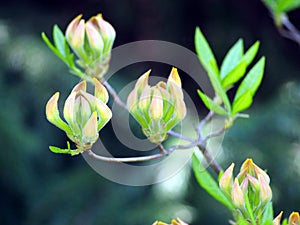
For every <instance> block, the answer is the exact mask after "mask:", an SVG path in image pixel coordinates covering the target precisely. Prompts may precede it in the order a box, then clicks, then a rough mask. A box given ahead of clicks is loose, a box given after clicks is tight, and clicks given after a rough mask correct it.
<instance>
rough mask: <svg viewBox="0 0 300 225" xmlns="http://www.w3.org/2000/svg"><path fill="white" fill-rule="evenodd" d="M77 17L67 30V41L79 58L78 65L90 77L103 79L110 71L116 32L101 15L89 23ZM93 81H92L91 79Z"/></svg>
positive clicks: (94, 17)
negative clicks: (109, 65)
mask: <svg viewBox="0 0 300 225" xmlns="http://www.w3.org/2000/svg"><path fill="white" fill-rule="evenodd" d="M81 17H82V15H79V16H77V17H76V18H75V19H73V20H72V21H71V23H70V24H69V25H68V27H67V30H66V35H65V36H66V40H67V42H68V43H69V45H70V46H71V48H72V49H73V51H74V52H75V54H76V55H77V56H78V58H79V60H78V61H77V62H78V64H79V65H80V66H81V67H83V68H84V69H85V73H86V74H87V75H88V76H90V77H96V78H101V77H102V76H103V75H104V74H105V73H106V71H107V70H108V64H109V61H110V53H111V49H112V45H113V43H114V40H115V37H116V32H115V30H114V28H113V27H112V25H110V24H109V23H108V22H107V21H105V20H104V19H103V18H102V15H101V14H98V15H97V16H93V17H92V18H90V19H89V20H88V21H87V22H85V21H84V20H83V19H81ZM90 80H91V79H90Z"/></svg>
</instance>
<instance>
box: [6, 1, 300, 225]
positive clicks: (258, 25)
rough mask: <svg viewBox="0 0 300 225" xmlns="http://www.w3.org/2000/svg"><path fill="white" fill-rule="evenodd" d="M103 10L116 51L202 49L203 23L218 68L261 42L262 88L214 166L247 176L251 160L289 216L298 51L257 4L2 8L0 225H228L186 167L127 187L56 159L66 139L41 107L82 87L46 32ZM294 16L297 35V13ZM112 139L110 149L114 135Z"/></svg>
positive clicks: (299, 113)
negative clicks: (236, 51) (244, 170)
mask: <svg viewBox="0 0 300 225" xmlns="http://www.w3.org/2000/svg"><path fill="white" fill-rule="evenodd" d="M99 12H101V13H103V14H104V17H105V18H106V19H107V20H108V21H110V22H111V23H112V24H113V25H114V27H115V29H116V31H117V39H116V42H115V46H118V45H121V44H125V43H128V42H131V41H137V40H144V39H158V40H165V41H169V42H174V43H177V44H179V45H182V46H184V47H187V48H189V49H191V50H192V51H194V46H193V37H194V31H195V27H196V26H200V27H201V29H202V30H203V32H204V33H205V34H206V36H207V39H208V40H209V42H210V43H211V45H212V48H213V49H214V51H215V55H216V57H217V59H218V61H219V62H221V60H222V58H223V57H224V55H225V53H226V51H227V50H228V49H229V47H230V46H231V45H232V44H233V43H234V42H235V41H236V40H237V39H238V38H243V39H244V42H245V46H246V47H249V46H250V45H251V44H252V43H253V42H254V41H256V40H260V41H261V48H260V51H259V56H262V55H265V56H266V58H267V66H266V73H265V78H264V81H263V84H262V86H261V88H260V90H259V91H258V94H257V96H256V98H255V102H254V106H253V107H252V108H251V109H250V110H248V112H249V114H250V119H240V120H238V121H237V122H236V123H235V125H234V127H233V128H232V129H231V130H230V131H228V132H227V133H226V135H225V140H224V142H223V145H222V146H223V150H222V152H221V154H219V157H218V161H219V162H220V163H221V165H222V166H223V168H226V167H227V166H229V165H230V163H231V162H232V161H234V162H236V164H237V167H239V166H240V164H241V163H242V162H243V161H244V160H245V159H246V158H247V157H253V159H254V161H255V162H256V163H257V164H258V165H260V166H261V167H262V168H265V169H267V170H268V173H269V174H270V176H271V186H272V188H273V195H274V208H275V212H276V213H279V212H280V211H281V210H284V211H285V213H286V214H285V216H287V215H288V213H290V212H291V211H292V210H299V209H300V192H299V189H300V120H299V119H300V61H299V59H300V48H299V46H298V45H297V44H295V43H293V42H291V41H289V40H287V39H284V38H283V37H281V36H280V35H279V34H278V32H277V30H276V28H275V27H274V26H273V21H272V19H271V17H270V15H269V12H268V10H267V9H266V8H265V7H264V5H263V4H262V3H261V2H260V1H259V0H245V1H238V0H227V1H225V0H223V1H222V0H206V1H196V0H191V1H183V0H180V1H179V0H173V1H171V0H169V1H166V0H163V1H160V0H152V1H150V0H124V1H96V0H86V1H79V0H75V1H60V0H51V1H50V0H44V1H42V0H40V1H36V0H25V1H17V0H10V1H5V2H3V3H1V6H0V90H1V92H0V103H1V104H0V105H1V109H0V119H1V123H0V143H1V151H0V168H1V170H0V193H1V200H0V223H1V224H5V225H13V224H18V225H29V224H30V225H38V224H39V225H41V224H45V225H67V224H72V225H96V224H99V225H100V224H101V225H116V224H121V225H148V224H149V225H150V224H152V223H153V222H154V221H155V220H156V219H159V220H163V221H166V222H167V221H170V219H171V218H173V217H177V216H180V217H181V218H182V219H184V220H186V221H187V222H189V223H190V224H192V225H197V224H198V225H200V224H228V219H229V218H230V214H229V213H228V211H227V210H226V209H224V208H223V206H221V205H220V204H219V203H217V202H215V201H214V200H213V199H212V198H211V197H210V196H208V194H206V193H205V192H204V191H203V190H202V189H200V187H198V185H197V183H196V181H195V179H194V176H193V174H192V173H191V171H190V168H189V167H186V168H185V170H183V171H182V172H181V173H180V174H178V176H176V177H175V178H173V179H172V180H171V181H167V182H165V183H162V184H158V185H153V186H147V187H130V186H124V185H120V184H116V183H113V182H111V181H108V180H106V179H105V178H103V177H101V176H99V175H98V174H97V173H96V172H94V170H92V169H91V168H90V167H89V166H88V165H87V163H86V162H85V161H84V160H83V158H82V157H81V156H78V157H73V158H71V157H70V156H65V155H55V154H53V153H51V152H50V151H49V150H48V146H49V145H57V146H65V143H66V137H65V135H64V134H63V133H62V132H61V131H59V130H58V129H57V128H55V127H54V126H52V125H51V124H49V123H48V122H47V121H46V119H45V115H44V106H45V103H46V101H47V100H48V99H49V97H50V96H51V95H52V94H53V93H54V92H55V91H60V92H61V99H65V97H66V96H67V94H68V93H69V91H70V90H71V88H72V86H73V85H74V84H75V83H76V82H78V79H77V78H76V77H74V76H71V75H70V74H69V73H68V70H67V68H66V67H65V66H64V65H63V63H62V62H60V61H59V60H58V59H57V58H56V57H55V56H54V54H52V52H50V50H48V49H47V48H46V46H45V44H44V43H43V42H42V40H41V37H40V33H41V32H42V31H45V32H46V33H47V34H48V35H49V36H50V34H51V30H52V26H53V25H54V24H58V25H59V26H60V27H61V28H62V29H63V30H65V28H66V26H67V24H68V23H69V22H70V20H71V19H72V18H73V17H75V16H76V15H78V14H79V13H83V14H84V17H85V18H89V17H90V16H92V15H95V14H97V13H99ZM290 19H291V21H293V22H294V23H295V24H296V25H298V27H300V23H299V21H300V11H299V10H296V11H293V12H291V13H290ZM147 69H149V68H148V67H145V64H144V67H142V68H141V69H140V70H137V71H136V72H134V70H131V73H130V74H126V73H125V72H124V73H123V74H122V76H117V79H113V80H112V84H113V85H114V87H116V89H117V90H118V89H120V88H121V87H122V85H124V84H126V82H128V79H135V78H137V77H138V76H139V75H141V72H143V71H145V70H147ZM161 69H162V70H161V72H160V71H158V70H157V71H156V72H157V73H161V74H164V73H165V74H166V75H167V73H168V71H169V70H170V66H166V65H165V66H162V68H161ZM183 79H184V78H183ZM184 87H189V83H188V81H187V83H185V84H184ZM195 88H197V87H195ZM195 93H196V92H195V91H194V94H192V93H191V96H192V97H194V100H195V102H196V104H198V105H199V111H200V114H201V115H202V116H203V115H205V112H206V111H205V109H204V107H203V105H202V104H201V103H200V101H199V99H198V98H197V97H196V94H195ZM60 103H61V105H60V106H62V104H63V103H62V102H60ZM109 126H110V125H108V127H109ZM104 132H105V131H104ZM104 136H105V138H104V140H103V141H104V142H109V141H110V139H109V136H110V135H104ZM113 147H115V146H114V145H113V144H112V148H113ZM118 149H119V151H122V147H120V146H119V147H118ZM137 179H138V178H137Z"/></svg>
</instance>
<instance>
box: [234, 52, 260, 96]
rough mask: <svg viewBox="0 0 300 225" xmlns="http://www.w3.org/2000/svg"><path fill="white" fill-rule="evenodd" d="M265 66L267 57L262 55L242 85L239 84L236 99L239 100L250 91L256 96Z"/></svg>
mask: <svg viewBox="0 0 300 225" xmlns="http://www.w3.org/2000/svg"><path fill="white" fill-rule="evenodd" d="M264 68H265V57H262V58H261V59H260V60H259V61H258V62H257V63H256V64H255V65H254V66H253V68H252V69H251V70H250V71H249V72H248V74H247V75H246V77H245V78H244V80H243V81H242V83H241V85H240V86H239V88H238V90H237V92H236V95H235V97H234V101H233V102H235V101H237V99H239V98H240V97H241V96H242V95H244V94H245V93H246V92H248V91H250V93H251V95H252V96H254V95H255V93H256V91H257V89H258V87H259V85H260V84H261V81H262V78H263V75H264Z"/></svg>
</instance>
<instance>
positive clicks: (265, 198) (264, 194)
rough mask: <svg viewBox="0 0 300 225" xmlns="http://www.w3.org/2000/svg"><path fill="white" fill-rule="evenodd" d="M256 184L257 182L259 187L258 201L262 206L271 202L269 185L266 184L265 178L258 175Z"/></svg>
mask: <svg viewBox="0 0 300 225" xmlns="http://www.w3.org/2000/svg"><path fill="white" fill-rule="evenodd" d="M258 182H259V187H260V199H261V201H262V203H263V204H265V203H267V202H269V201H271V199H272V190H271V188H270V185H269V184H268V182H267V181H266V180H265V178H264V177H263V176H262V175H261V174H259V175H258Z"/></svg>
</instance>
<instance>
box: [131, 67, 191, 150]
mask: <svg viewBox="0 0 300 225" xmlns="http://www.w3.org/2000/svg"><path fill="white" fill-rule="evenodd" d="M149 74H150V70H149V71H147V72H146V73H145V74H143V75H142V76H141V77H140V78H139V79H138V81H137V83H136V85H135V87H134V89H133V90H132V92H131V93H130V94H129V96H128V98H127V106H128V109H129V111H130V113H131V115H132V116H133V117H134V118H135V119H136V120H137V121H138V122H139V123H140V125H141V126H142V130H143V133H144V134H145V135H146V136H147V138H148V139H149V141H151V142H153V143H156V144H159V143H161V142H162V141H164V140H165V139H166V138H167V133H168V131H169V130H171V129H172V128H173V127H174V126H175V125H176V124H177V123H178V122H180V121H181V120H182V119H183V118H184V117H185V115H186V106H185V103H184V101H183V93H182V89H181V81H180V77H179V75H178V72H177V69H175V68H173V69H172V71H171V73H170V76H169V78H168V81H167V83H165V82H162V81H161V82H159V83H157V84H156V85H155V86H153V87H150V86H149V84H148V77H149Z"/></svg>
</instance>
